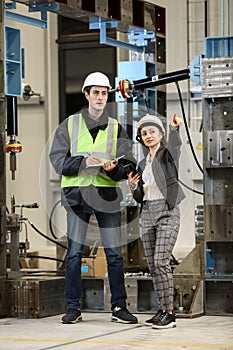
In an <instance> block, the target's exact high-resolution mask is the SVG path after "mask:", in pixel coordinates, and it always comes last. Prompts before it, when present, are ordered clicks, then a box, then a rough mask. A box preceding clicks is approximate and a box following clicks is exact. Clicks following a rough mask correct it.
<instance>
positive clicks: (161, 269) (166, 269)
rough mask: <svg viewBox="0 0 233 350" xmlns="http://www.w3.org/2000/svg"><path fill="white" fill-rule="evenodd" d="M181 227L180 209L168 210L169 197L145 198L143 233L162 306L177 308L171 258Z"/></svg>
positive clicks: (161, 307)
mask: <svg viewBox="0 0 233 350" xmlns="http://www.w3.org/2000/svg"><path fill="white" fill-rule="evenodd" d="M179 227H180V210H179V206H178V205H176V206H175V207H174V208H173V209H172V210H168V207H167V204H166V203H165V200H163V199H159V200H154V201H145V202H144V204H143V208H142V212H141V215H140V237H141V240H142V243H143V248H144V253H145V257H146V259H147V263H148V267H149V271H150V274H151V276H152V280H153V287H154V291H155V296H156V298H157V305H158V309H163V310H164V309H166V310H173V300H174V285H173V276H172V269H171V265H170V258H171V255H172V251H173V248H174V245H175V243H176V240H177V236H178V232H179Z"/></svg>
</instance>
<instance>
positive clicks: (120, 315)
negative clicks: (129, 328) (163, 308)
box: [111, 306, 138, 323]
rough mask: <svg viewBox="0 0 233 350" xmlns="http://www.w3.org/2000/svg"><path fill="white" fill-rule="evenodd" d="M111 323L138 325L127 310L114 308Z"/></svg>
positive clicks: (135, 318)
mask: <svg viewBox="0 0 233 350" xmlns="http://www.w3.org/2000/svg"><path fill="white" fill-rule="evenodd" d="M111 321H112V322H120V323H138V319H137V317H135V316H134V315H132V314H131V313H130V312H129V310H128V309H126V308H120V307H119V306H116V307H115V308H114V309H113V312H112V319H111Z"/></svg>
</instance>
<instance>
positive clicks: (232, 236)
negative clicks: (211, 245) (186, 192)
mask: <svg viewBox="0 0 233 350" xmlns="http://www.w3.org/2000/svg"><path fill="white" fill-rule="evenodd" d="M204 217H205V237H206V240H207V241H211V240H212V241H223V242H225V241H233V225H232V223H233V207H232V206H227V205H209V206H206V207H205V216H204Z"/></svg>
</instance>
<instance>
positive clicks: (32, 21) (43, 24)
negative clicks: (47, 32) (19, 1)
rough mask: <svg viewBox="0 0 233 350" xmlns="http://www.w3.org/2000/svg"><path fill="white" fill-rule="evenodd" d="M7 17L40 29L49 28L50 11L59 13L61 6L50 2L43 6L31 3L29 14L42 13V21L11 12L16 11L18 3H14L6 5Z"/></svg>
mask: <svg viewBox="0 0 233 350" xmlns="http://www.w3.org/2000/svg"><path fill="white" fill-rule="evenodd" d="M4 6H5V17H6V18H7V19H10V20H13V21H17V22H21V23H25V24H30V25H33V26H36V27H40V28H47V12H48V11H58V10H59V4H57V3H51V2H49V1H47V2H45V3H41V4H37V3H29V5H28V11H29V12H40V13H41V19H37V18H33V17H30V16H25V15H22V14H19V13H16V12H12V11H10V10H14V9H16V3H15V2H14V1H13V2H12V3H6V4H5V5H4Z"/></svg>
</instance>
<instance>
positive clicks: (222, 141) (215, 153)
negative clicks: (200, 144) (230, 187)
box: [204, 130, 233, 167]
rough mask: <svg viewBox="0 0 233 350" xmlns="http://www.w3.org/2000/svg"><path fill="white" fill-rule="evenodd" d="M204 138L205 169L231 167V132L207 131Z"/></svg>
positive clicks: (232, 142)
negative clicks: (205, 150) (205, 146)
mask: <svg viewBox="0 0 233 350" xmlns="http://www.w3.org/2000/svg"><path fill="white" fill-rule="evenodd" d="M204 138H205V140H206V142H205V143H207V157H206V160H205V166H206V167H216V166H217V167H232V166H233V130H231V131H222V130H217V131H208V132H206V133H205V135H204Z"/></svg>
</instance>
